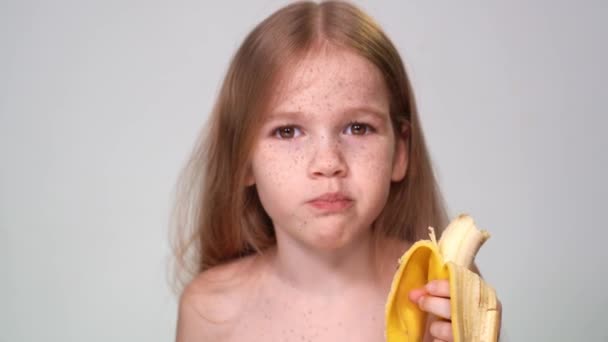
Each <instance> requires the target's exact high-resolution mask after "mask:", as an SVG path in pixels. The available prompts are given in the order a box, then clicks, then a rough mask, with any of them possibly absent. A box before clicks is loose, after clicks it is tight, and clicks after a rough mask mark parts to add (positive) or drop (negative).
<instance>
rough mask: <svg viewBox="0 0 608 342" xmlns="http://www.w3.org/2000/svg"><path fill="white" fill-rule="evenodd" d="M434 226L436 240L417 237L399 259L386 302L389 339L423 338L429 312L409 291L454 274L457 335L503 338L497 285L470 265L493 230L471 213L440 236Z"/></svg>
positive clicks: (487, 341) (476, 341) (474, 339)
mask: <svg viewBox="0 0 608 342" xmlns="http://www.w3.org/2000/svg"><path fill="white" fill-rule="evenodd" d="M429 230H430V234H429V235H430V238H431V239H430V240H421V241H418V242H416V243H415V244H414V245H412V247H411V248H409V249H408V250H407V251H406V252H405V254H404V255H403V256H402V257H401V258H400V259H399V268H398V269H397V272H396V273H395V276H394V278H393V282H392V285H391V291H390V293H389V296H388V301H387V303H386V341H387V342H418V341H422V339H423V337H424V333H425V331H424V329H425V325H426V318H427V314H426V312H424V311H422V310H420V309H419V308H418V305H416V303H412V302H411V301H410V300H409V297H408V294H409V292H410V291H411V290H413V289H415V288H420V287H422V286H424V285H425V284H426V283H428V282H429V281H431V280H436V279H449V283H450V302H451V320H452V331H453V334H454V341H455V342H493V341H497V340H498V332H499V329H500V319H501V318H500V310H499V309H498V305H499V304H498V299H497V297H496V291H495V290H494V289H493V288H492V287H490V286H489V285H488V284H487V283H486V282H484V281H483V279H481V278H480V277H479V276H478V275H477V274H476V273H474V272H472V271H471V270H470V269H469V268H470V267H471V265H472V264H473V260H474V258H475V254H477V252H478V251H479V248H480V247H481V245H482V244H483V243H484V242H485V241H486V240H487V239H488V238H489V237H490V234H489V233H488V232H487V231H485V230H484V231H480V230H479V229H477V227H476V226H475V223H474V221H473V219H472V218H471V217H470V216H468V215H460V216H458V217H457V218H456V219H454V220H453V221H452V222H450V224H449V225H448V227H447V228H446V229H445V231H444V233H443V234H442V236H441V239H440V240H439V242H437V239H436V237H435V231H434V230H433V228H432V227H429Z"/></svg>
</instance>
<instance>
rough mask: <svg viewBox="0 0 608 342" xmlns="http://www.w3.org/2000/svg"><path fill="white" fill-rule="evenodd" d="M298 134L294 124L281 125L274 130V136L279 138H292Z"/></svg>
mask: <svg viewBox="0 0 608 342" xmlns="http://www.w3.org/2000/svg"><path fill="white" fill-rule="evenodd" d="M299 134H300V133H299V129H298V128H296V127H294V126H283V127H279V128H277V129H276V130H275V131H274V136H275V137H277V138H280V139H292V138H295V137H296V136H299Z"/></svg>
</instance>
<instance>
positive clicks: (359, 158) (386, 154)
mask: <svg viewBox="0 0 608 342" xmlns="http://www.w3.org/2000/svg"><path fill="white" fill-rule="evenodd" d="M390 146H391V145H390V144H389V143H388V142H386V141H383V140H379V141H373V142H372V143H367V144H358V145H356V146H353V147H352V148H351V149H350V152H351V153H350V158H349V159H350V160H351V162H350V163H349V164H350V165H351V167H353V168H354V169H355V170H356V172H357V173H360V174H362V175H365V176H366V177H368V179H374V180H378V179H386V178H387V177H388V178H390V174H391V169H392V160H393V149H392V148H391V147H390ZM355 170H353V171H355Z"/></svg>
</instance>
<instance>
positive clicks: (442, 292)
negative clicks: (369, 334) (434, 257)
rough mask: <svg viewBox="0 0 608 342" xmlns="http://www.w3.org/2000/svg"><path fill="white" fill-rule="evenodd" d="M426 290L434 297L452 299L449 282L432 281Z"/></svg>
mask: <svg viewBox="0 0 608 342" xmlns="http://www.w3.org/2000/svg"><path fill="white" fill-rule="evenodd" d="M424 288H425V290H426V291H427V292H428V293H429V294H431V295H433V296H437V297H445V298H450V282H449V281H447V280H433V281H430V282H429V283H428V284H426V286H425V287H424Z"/></svg>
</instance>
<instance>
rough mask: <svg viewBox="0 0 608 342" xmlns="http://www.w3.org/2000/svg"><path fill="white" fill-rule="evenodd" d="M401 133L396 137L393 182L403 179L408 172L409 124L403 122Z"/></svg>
mask: <svg viewBox="0 0 608 342" xmlns="http://www.w3.org/2000/svg"><path fill="white" fill-rule="evenodd" d="M399 133H400V134H398V135H397V136H396V139H395V154H394V155H393V172H392V174H391V180H392V181H393V182H400V181H402V180H403V179H404V178H405V175H406V174H407V167H408V162H409V145H410V130H409V124H408V123H404V124H402V125H401V128H400V129H399Z"/></svg>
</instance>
